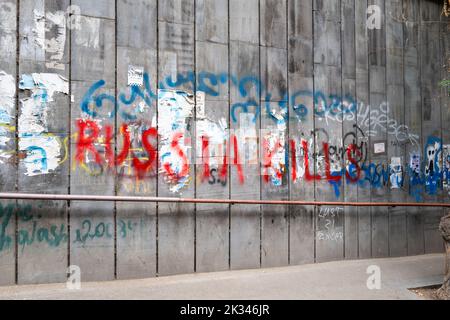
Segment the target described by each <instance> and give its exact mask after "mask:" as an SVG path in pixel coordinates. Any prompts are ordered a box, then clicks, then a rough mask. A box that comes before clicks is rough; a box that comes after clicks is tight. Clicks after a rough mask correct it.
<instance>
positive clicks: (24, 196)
mask: <svg viewBox="0 0 450 320" xmlns="http://www.w3.org/2000/svg"><path fill="white" fill-rule="evenodd" d="M0 199H13V200H71V201H120V202H169V203H218V204H268V205H298V206H343V207H437V208H450V203H438V202H434V203H423V202H344V201H336V202H332V201H299V200H241V199H198V198H165V197H135V196H99V195H75V194H36V193H0Z"/></svg>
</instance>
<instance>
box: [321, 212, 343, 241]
mask: <svg viewBox="0 0 450 320" xmlns="http://www.w3.org/2000/svg"><path fill="white" fill-rule="evenodd" d="M343 213H344V208H342V207H334V208H330V207H319V214H318V216H317V219H318V220H317V227H318V230H317V233H316V237H317V240H318V241H334V242H337V241H342V240H343V239H344V233H343V232H342V231H341V230H342V222H341V220H340V219H339V218H340V216H342V214H343Z"/></svg>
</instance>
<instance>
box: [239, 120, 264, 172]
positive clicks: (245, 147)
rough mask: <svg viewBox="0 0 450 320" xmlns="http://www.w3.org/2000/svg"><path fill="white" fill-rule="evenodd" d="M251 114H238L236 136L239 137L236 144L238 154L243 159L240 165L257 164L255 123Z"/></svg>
mask: <svg viewBox="0 0 450 320" xmlns="http://www.w3.org/2000/svg"><path fill="white" fill-rule="evenodd" d="M254 118H255V115H254V114H253V113H246V112H243V113H240V114H239V129H238V130H236V136H237V137H239V139H237V140H238V144H239V150H240V152H241V153H242V151H243V153H242V154H244V157H243V158H241V159H240V161H241V162H242V164H244V163H247V164H258V163H259V160H258V135H257V133H256V123H255V122H254V121H253V120H254Z"/></svg>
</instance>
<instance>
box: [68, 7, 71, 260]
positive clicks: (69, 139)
mask: <svg viewBox="0 0 450 320" xmlns="http://www.w3.org/2000/svg"><path fill="white" fill-rule="evenodd" d="M69 5H70V6H72V0H69ZM68 18H69V19H71V16H70V15H69V17H68ZM71 124H72V28H69V123H68V124H67V128H68V130H69V137H68V144H69V147H68V148H67V151H68V153H69V169H68V171H69V173H68V181H69V183H68V186H67V192H68V194H71V188H70V183H71V179H72V175H71V173H72V171H71V170H72V169H71V168H72V166H71V161H72V148H71V145H72V126H71ZM70 204H71V201H67V267H69V266H70V265H71V262H70V260H71V256H70V249H71V246H70V239H71V237H70V231H71V229H70Z"/></svg>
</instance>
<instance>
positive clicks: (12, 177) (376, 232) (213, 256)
mask: <svg viewBox="0 0 450 320" xmlns="http://www.w3.org/2000/svg"><path fill="white" fill-rule="evenodd" d="M371 5H376V6H377V7H375V11H373V12H372V11H370V12H369V14H367V9H368V7H369V6H371ZM372 8H373V7H372ZM377 8H379V9H380V11H379V13H380V16H379V17H380V20H379V21H378V20H377V19H376V14H377V12H378V11H377V10H376V9H377ZM440 13H441V2H440V1H419V0H369V1H365V0H364V1H361V0H357V1H356V0H340V1H339V0H332V1H322V0H259V1H258V0H247V1H241V0H195V1H194V0H164V1H162V0H160V1H157V0H116V1H114V0H98V1H88V0H39V1H34V0H33V1H32V0H20V1H19V0H16V1H15V0H1V1H0V43H1V49H0V191H1V192H32V193H58V194H68V193H70V194H88V195H132V196H134V195H136V196H139V195H147V196H170V197H197V198H224V199H228V198H232V199H279V200H286V199H298V200H313V199H315V200H318V201H320V200H326V201H364V202H365V201H373V202H377V201H408V202H448V201H449V199H450V197H449V193H450V189H449V181H450V177H449V174H448V171H449V168H450V156H449V152H450V107H449V94H448V88H444V87H440V86H439V82H440V81H441V80H442V79H445V78H447V79H448V77H449V74H448V72H449V58H450V56H449V54H450V49H449V42H450V41H449V40H450V37H449V30H448V23H449V22H448V19H446V18H445V17H443V16H441V14H440ZM372 14H375V16H374V17H375V20H370V19H369V20H370V21H369V25H368V24H367V20H368V17H369V16H372ZM377 22H380V24H379V27H380V28H375V29H373V28H372V26H375V27H376V26H377ZM368 26H369V27H370V28H369V27H368ZM156 146H157V147H158V148H156ZM156 149H158V150H159V152H157V150H156ZM227 155H228V156H227ZM224 159H225V160H224ZM443 213H444V211H443V210H441V209H423V208H420V209H418V208H414V207H411V208H405V207H403V208H402V207H389V208H386V207H364V208H350V207H348V208H347V207H346V208H343V207H324V206H322V207H306V206H305V207H301V206H297V207H289V206H269V205H261V206H260V205H232V206H229V205H211V204H198V205H193V204H183V205H174V204H163V203H159V204H155V203H148V204H135V203H133V204H132V203H113V202H109V203H90V202H77V201H72V202H70V201H39V202H31V201H4V200H2V201H0V284H1V285H8V284H14V283H18V284H27V283H45V282H59V281H65V279H66V276H67V274H66V271H67V267H68V266H69V265H77V266H79V267H80V268H81V277H82V280H83V281H88V280H110V279H127V278H139V277H153V276H156V275H160V276H162V275H170V274H178V273H190V272H207V271H218V270H228V269H242V268H259V267H274V266H286V265H289V264H291V265H295V264H303V263H312V262H322V261H329V260H336V259H356V258H368V257H388V256H405V255H416V254H423V253H432V252H440V251H442V250H443V244H442V241H441V238H440V236H439V233H438V230H437V225H438V221H439V219H440V217H441V216H442V214H443Z"/></svg>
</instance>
